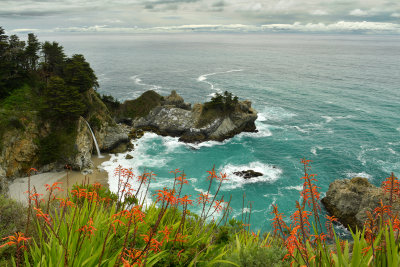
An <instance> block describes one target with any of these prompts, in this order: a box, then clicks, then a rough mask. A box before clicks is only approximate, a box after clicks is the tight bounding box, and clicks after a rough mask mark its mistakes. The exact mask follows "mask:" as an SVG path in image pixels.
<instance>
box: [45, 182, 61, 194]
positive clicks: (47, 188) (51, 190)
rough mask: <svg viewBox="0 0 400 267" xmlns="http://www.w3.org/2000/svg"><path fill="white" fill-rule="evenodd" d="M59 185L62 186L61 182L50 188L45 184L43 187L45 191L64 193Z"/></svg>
mask: <svg viewBox="0 0 400 267" xmlns="http://www.w3.org/2000/svg"><path fill="white" fill-rule="evenodd" d="M59 184H62V183H61V182H55V183H54V184H52V185H51V186H50V185H49V184H45V185H44V186H45V187H46V191H50V192H53V191H54V190H55V189H57V190H58V191H64V190H62V189H61V188H60V187H59V186H58V185H59Z"/></svg>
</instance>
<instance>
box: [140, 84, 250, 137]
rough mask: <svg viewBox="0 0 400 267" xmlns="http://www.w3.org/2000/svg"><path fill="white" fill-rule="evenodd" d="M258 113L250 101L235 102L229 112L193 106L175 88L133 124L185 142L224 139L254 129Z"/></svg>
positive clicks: (199, 105) (197, 105)
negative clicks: (159, 103)
mask: <svg viewBox="0 0 400 267" xmlns="http://www.w3.org/2000/svg"><path fill="white" fill-rule="evenodd" d="M256 119H257V112H256V111H255V110H254V109H253V108H252V107H251V102H250V101H239V102H237V103H236V104H235V105H234V106H233V107H232V108H231V109H230V111H223V110H220V109H218V108H217V109H210V108H208V109H207V110H206V109H205V106H204V104H195V105H194V106H193V108H192V109H190V105H189V104H186V103H184V101H183V98H182V97H181V96H179V95H178V94H177V93H176V92H175V91H172V93H171V95H170V96H167V97H166V98H165V100H164V101H162V103H161V105H159V106H156V107H155V108H153V109H152V110H151V111H150V112H149V114H148V115H147V116H145V117H142V118H140V119H138V120H136V121H135V122H134V127H135V128H137V129H143V130H146V131H152V132H155V133H157V134H159V135H163V136H173V137H180V138H179V140H180V141H183V142H188V143H198V142H204V141H208V140H215V141H223V140H225V139H227V138H231V137H233V136H234V135H236V134H239V133H241V132H256V126H255V123H254V122H255V120H256Z"/></svg>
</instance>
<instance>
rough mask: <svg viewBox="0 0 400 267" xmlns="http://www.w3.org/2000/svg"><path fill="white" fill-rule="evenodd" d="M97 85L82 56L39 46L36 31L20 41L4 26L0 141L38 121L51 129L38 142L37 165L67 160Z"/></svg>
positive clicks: (0, 66)
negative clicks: (82, 117)
mask: <svg viewBox="0 0 400 267" xmlns="http://www.w3.org/2000/svg"><path fill="white" fill-rule="evenodd" d="M97 87H98V83H97V78H96V76H95V74H94V72H93V70H92V69H91V67H90V65H89V63H88V62H86V60H85V58H84V57H83V55H72V57H67V56H66V55H65V54H64V51H63V47H62V46H60V45H59V44H58V43H57V42H52V43H50V42H47V41H46V42H44V43H41V42H39V40H38V39H37V37H36V36H35V35H34V34H32V33H30V34H28V40H27V42H24V41H20V39H19V38H18V36H16V35H12V36H7V35H6V34H5V31H4V29H3V28H2V27H0V126H1V127H0V140H2V137H3V135H4V134H5V133H6V132H7V131H12V130H14V129H17V130H23V129H24V127H25V126H26V120H27V118H30V119H34V120H35V121H36V125H37V126H43V125H47V126H46V127H45V128H46V131H43V132H42V134H41V137H40V139H41V140H38V144H39V154H40V155H39V158H40V159H39V161H40V162H41V163H50V162H54V161H60V160H65V158H67V157H69V156H70V155H72V154H73V153H74V152H73V150H74V147H73V146H74V140H75V139H74V138H75V134H74V132H76V126H77V121H78V118H79V117H80V116H86V115H87V114H88V113H89V112H90V110H91V108H92V107H91V106H90V104H89V103H90V101H89V100H88V99H87V97H88V95H87V93H86V92H88V91H89V90H90V89H92V88H97ZM97 126H98V125H97ZM1 145H2V144H0V148H1Z"/></svg>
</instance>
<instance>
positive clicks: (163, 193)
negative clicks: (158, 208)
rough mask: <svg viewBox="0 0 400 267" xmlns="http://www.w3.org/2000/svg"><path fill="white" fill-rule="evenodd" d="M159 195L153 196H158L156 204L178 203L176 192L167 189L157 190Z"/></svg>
mask: <svg viewBox="0 0 400 267" xmlns="http://www.w3.org/2000/svg"><path fill="white" fill-rule="evenodd" d="M156 192H157V193H156V194H154V195H153V196H155V195H157V201H156V202H160V201H161V202H163V203H164V202H167V203H169V204H170V205H175V204H176V203H177V199H176V197H175V190H172V189H167V188H165V187H164V189H163V190H157V191H156Z"/></svg>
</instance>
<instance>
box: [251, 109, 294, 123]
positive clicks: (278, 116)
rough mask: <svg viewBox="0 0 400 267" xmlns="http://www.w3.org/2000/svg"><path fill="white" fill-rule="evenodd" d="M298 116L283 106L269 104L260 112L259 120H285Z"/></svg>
mask: <svg viewBox="0 0 400 267" xmlns="http://www.w3.org/2000/svg"><path fill="white" fill-rule="evenodd" d="M295 116H297V114H295V113H292V112H290V111H288V110H286V109H284V108H282V107H275V106H269V107H265V108H264V109H263V110H262V111H261V112H259V113H258V118H257V120H258V121H267V120H271V121H283V120H287V119H290V118H292V117H295Z"/></svg>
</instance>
